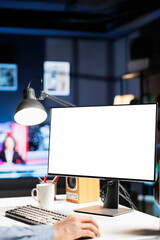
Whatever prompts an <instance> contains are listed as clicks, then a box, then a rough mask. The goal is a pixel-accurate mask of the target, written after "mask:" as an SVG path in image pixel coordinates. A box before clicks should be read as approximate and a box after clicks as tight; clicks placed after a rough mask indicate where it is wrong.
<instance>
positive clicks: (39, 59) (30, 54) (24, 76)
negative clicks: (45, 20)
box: [0, 35, 44, 121]
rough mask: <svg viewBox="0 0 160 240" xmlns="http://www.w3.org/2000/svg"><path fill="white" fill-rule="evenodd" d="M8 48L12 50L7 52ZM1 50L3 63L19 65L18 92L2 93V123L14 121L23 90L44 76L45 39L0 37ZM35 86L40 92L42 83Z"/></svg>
mask: <svg viewBox="0 0 160 240" xmlns="http://www.w3.org/2000/svg"><path fill="white" fill-rule="evenodd" d="M7 47H8V49H10V50H7ZM0 49H1V51H2V56H1V57H0V62H1V63H6V62H8V63H9V62H11V63H16V64H17V65H18V90H17V91H0V104H1V105H0V111H1V114H0V121H13V120H14V118H13V116H14V112H15V110H16V107H17V105H18V104H19V102H20V101H22V91H23V89H24V88H25V87H27V85H28V83H29V82H30V80H31V79H32V78H33V77H35V76H36V75H42V71H43V58H44V39H43V38H42V37H30V36H13V35H0ZM5 52H6V55H5ZM3 59H4V61H3ZM36 85H37V86H36ZM33 86H34V87H35V86H36V89H37V90H38V88H39V87H40V82H39V81H38V80H37V81H35V82H34V84H33Z"/></svg>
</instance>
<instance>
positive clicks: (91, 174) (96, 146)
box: [48, 104, 157, 215]
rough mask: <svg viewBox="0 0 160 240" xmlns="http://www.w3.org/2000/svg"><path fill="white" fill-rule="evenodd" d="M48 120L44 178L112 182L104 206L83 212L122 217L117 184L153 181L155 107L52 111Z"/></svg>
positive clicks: (70, 108)
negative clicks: (48, 140)
mask: <svg viewBox="0 0 160 240" xmlns="http://www.w3.org/2000/svg"><path fill="white" fill-rule="evenodd" d="M50 117H51V120H50V143H49V164H48V173H49V174H53V175H59V176H74V177H87V178H99V179H107V180H112V181H113V184H112V185H111V186H110V189H109V190H108V193H107V195H106V200H105V202H104V206H103V207H99V206H98V207H96V210H95V208H94V209H93V208H91V209H88V210H87V212H89V213H95V214H102V215H110V214H111V215H114V214H115V215H117V214H119V213H121V211H122V212H123V210H124V209H120V208H118V183H119V180H121V181H122V180H123V181H144V182H147V181H149V182H154V181H155V164H156V132H157V104H140V105H116V106H89V107H69V108H68V107H67V108H52V109H51V115H50ZM112 204H113V205H114V206H113V205H112ZM97 208H98V209H97Z"/></svg>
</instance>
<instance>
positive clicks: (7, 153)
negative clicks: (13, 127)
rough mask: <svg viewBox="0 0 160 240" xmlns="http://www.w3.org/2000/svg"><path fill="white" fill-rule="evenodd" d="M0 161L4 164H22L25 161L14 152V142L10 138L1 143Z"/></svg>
mask: <svg viewBox="0 0 160 240" xmlns="http://www.w3.org/2000/svg"><path fill="white" fill-rule="evenodd" d="M0 159H1V160H2V162H6V163H14V164H16V163H22V164H25V161H24V160H23V158H22V157H21V156H20V154H19V153H18V152H17V151H16V141H15V139H14V138H13V137H12V136H7V137H6V139H5V140H4V143H3V149H2V151H1V152H0Z"/></svg>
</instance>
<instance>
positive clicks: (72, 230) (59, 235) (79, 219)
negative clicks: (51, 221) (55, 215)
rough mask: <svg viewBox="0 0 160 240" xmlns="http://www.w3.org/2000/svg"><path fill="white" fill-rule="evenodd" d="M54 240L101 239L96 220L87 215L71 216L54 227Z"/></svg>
mask: <svg viewBox="0 0 160 240" xmlns="http://www.w3.org/2000/svg"><path fill="white" fill-rule="evenodd" d="M53 228H54V240H62V239H64V240H74V239H77V238H80V237H90V238H95V237H96V236H97V237H100V232H99V227H98V225H97V223H96V222H95V220H94V219H93V218H92V217H90V216H85V215H70V216H68V217H67V218H65V219H64V220H62V221H60V222H59V223H57V224H55V225H54V227H53Z"/></svg>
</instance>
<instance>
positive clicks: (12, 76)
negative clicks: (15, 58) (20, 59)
mask: <svg viewBox="0 0 160 240" xmlns="http://www.w3.org/2000/svg"><path fill="white" fill-rule="evenodd" d="M17 69H18V67H17V64H12V63H0V91H16V90H17V89H18V81H17V75H18V74H17Z"/></svg>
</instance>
